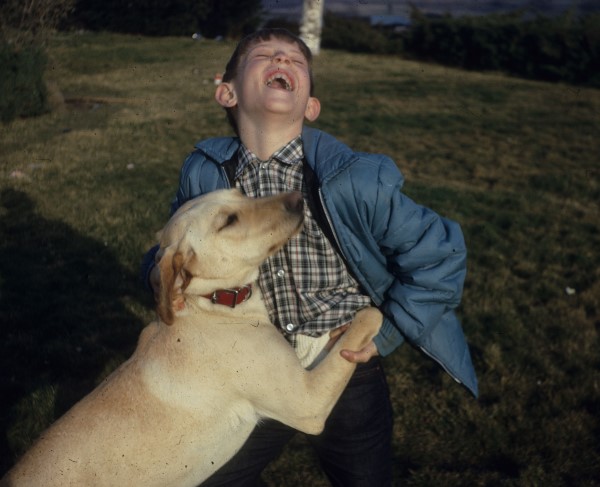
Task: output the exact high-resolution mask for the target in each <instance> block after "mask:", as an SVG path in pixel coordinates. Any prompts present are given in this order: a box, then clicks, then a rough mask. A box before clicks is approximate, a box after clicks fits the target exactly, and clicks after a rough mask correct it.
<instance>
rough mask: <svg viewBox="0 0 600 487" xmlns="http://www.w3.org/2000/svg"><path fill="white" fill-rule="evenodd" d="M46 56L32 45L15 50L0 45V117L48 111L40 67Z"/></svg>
mask: <svg viewBox="0 0 600 487" xmlns="http://www.w3.org/2000/svg"><path fill="white" fill-rule="evenodd" d="M45 68H46V55H45V53H44V51H43V50H42V49H41V48H39V47H35V46H30V47H26V48H23V49H20V50H19V49H15V48H14V46H12V45H10V44H8V43H3V44H2V45H0V120H2V122H3V123H7V122H10V121H11V120H13V119H14V118H16V117H30V116H35V115H40V114H42V113H45V112H47V111H48V106H47V96H46V85H45V84H44V79H43V76H44V70H45Z"/></svg>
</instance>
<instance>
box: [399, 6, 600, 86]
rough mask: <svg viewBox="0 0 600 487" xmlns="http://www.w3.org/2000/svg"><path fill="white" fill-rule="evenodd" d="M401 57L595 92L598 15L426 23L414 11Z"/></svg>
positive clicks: (599, 43)
mask: <svg viewBox="0 0 600 487" xmlns="http://www.w3.org/2000/svg"><path fill="white" fill-rule="evenodd" d="M412 21H413V25H412V27H411V29H410V31H409V32H408V34H407V35H406V37H405V44H404V45H405V49H406V53H407V54H409V55H411V56H413V57H416V58H418V59H421V60H430V61H435V62H439V63H442V64H446V65H449V66H457V67H461V68H465V69H476V70H498V71H504V72H507V73H509V74H513V75H517V76H523V77H526V78H533V79H541V80H546V81H565V82H569V83H578V84H587V85H591V86H600V76H599V75H598V71H597V66H598V64H599V62H600V35H599V34H598V32H599V29H600V15H590V16H587V17H581V18H577V17H575V16H574V15H572V14H571V13H569V12H567V13H565V14H563V15H561V16H557V17H552V18H551V17H544V16H537V17H535V18H526V17H525V16H524V12H520V11H517V12H514V13H511V14H501V15H488V16H481V17H459V18H453V17H450V16H446V17H440V18H428V17H426V16H424V15H423V14H422V13H420V12H419V11H418V10H416V9H414V10H413V15H412Z"/></svg>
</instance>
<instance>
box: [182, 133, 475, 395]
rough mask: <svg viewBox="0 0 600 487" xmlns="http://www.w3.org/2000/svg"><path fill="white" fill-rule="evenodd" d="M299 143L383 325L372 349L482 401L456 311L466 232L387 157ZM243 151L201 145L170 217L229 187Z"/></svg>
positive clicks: (340, 243)
mask: <svg viewBox="0 0 600 487" xmlns="http://www.w3.org/2000/svg"><path fill="white" fill-rule="evenodd" d="M302 137H303V145H304V154H305V158H306V161H307V163H308V164H309V166H310V168H312V173H313V174H314V177H315V179H316V182H317V186H318V196H317V198H316V199H317V200H318V203H319V204H320V205H321V206H322V209H323V211H322V213H323V214H324V216H325V218H324V221H325V222H328V224H329V227H330V228H329V229H325V230H326V233H327V232H329V233H330V234H333V236H334V239H335V243H336V244H337V247H338V249H339V250H340V251H341V253H342V255H343V257H344V259H345V261H346V263H347V265H348V268H349V269H350V271H351V272H352V274H353V275H354V276H355V277H356V278H357V279H358V281H359V282H360V284H361V285H362V287H363V288H364V289H365V291H366V292H367V293H368V294H369V296H370V297H371V299H372V300H373V302H374V303H375V305H376V306H377V307H379V309H380V310H381V311H382V313H383V314H384V316H385V319H384V322H383V326H382V328H381V330H380V332H379V334H378V335H377V336H376V337H375V339H374V341H375V344H376V345H377V350H378V351H379V353H380V354H381V355H383V356H385V355H388V354H389V353H391V352H392V351H393V350H394V349H396V348H397V347H398V346H399V345H400V344H402V343H403V342H404V341H405V340H408V342H409V343H411V344H412V345H413V346H415V347H417V348H418V349H420V350H422V351H423V352H424V353H425V354H427V355H428V356H430V357H431V358H433V359H434V360H435V361H437V362H438V363H439V364H440V365H441V366H442V367H443V368H444V369H445V370H446V372H448V373H449V374H450V375H451V376H452V377H453V378H454V379H455V380H457V381H458V382H460V383H462V384H464V385H465V386H466V387H467V388H468V389H469V390H470V391H471V392H472V393H473V394H474V395H477V379H476V376H475V371H474V369H473V365H472V363H471V356H470V353H469V348H468V345H467V343H466V340H465V337H464V334H463V331H462V328H461V325H460V323H459V321H458V319H457V317H456V315H455V314H454V311H453V309H454V308H455V307H456V306H458V304H459V302H460V298H461V295H462V287H463V282H464V278H465V274H466V265H465V262H466V248H465V244H464V240H463V236H462V232H461V230H460V227H459V225H458V224H457V223H455V222H452V221H449V220H446V219H444V218H441V217H440V216H438V215H437V214H436V213H434V212H433V211H431V210H429V209H427V208H424V207H422V206H419V205H417V204H415V203H414V202H413V201H412V200H410V199H409V198H408V197H406V196H405V195H403V194H402V193H401V191H400V189H401V187H402V185H403V182H404V179H403V177H402V174H401V173H400V171H399V170H398V168H397V167H396V165H395V163H394V162H393V161H392V160H391V159H389V158H388V157H386V156H382V155H375V154H366V153H358V152H354V151H352V150H351V149H350V148H349V147H347V146H346V145H344V144H342V143H341V142H339V141H338V140H336V139H335V138H333V137H332V136H330V135H328V134H326V133H324V132H321V131H318V130H315V129H311V128H305V129H304V130H303V134H302ZM239 144H240V141H239V139H237V138H231V137H222V138H214V139H209V140H205V141H202V142H200V143H198V144H197V145H196V150H195V151H194V152H192V153H191V154H190V155H189V157H188V158H187V160H186V161H185V163H184V165H183V168H182V170H181V177H180V184H179V190H178V192H177V196H176V198H175V200H174V202H173V206H172V212H174V211H175V210H176V209H177V208H178V207H179V206H181V205H182V204H183V203H185V202H186V201H187V200H189V199H191V198H194V197H196V196H199V195H201V194H204V193H208V192H210V191H214V190H216V189H223V188H229V187H230V178H229V177H228V175H227V171H226V164H225V163H226V162H227V161H229V160H232V159H233V158H234V157H235V155H236V153H237V150H238V147H239ZM321 223H323V222H321ZM326 224H327V223H326Z"/></svg>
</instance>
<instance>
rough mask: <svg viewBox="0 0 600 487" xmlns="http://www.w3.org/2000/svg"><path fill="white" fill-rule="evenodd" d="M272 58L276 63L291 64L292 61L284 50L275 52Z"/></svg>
mask: <svg viewBox="0 0 600 487" xmlns="http://www.w3.org/2000/svg"><path fill="white" fill-rule="evenodd" d="M272 59H273V62H274V63H285V64H289V62H290V58H289V56H288V55H287V54H286V53H284V52H278V53H275V55H274V56H273V58H272Z"/></svg>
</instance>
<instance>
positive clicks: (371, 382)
mask: <svg viewBox="0 0 600 487" xmlns="http://www.w3.org/2000/svg"><path fill="white" fill-rule="evenodd" d="M296 433H297V432H296V430H294V429H292V428H290V427H288V426H285V425H283V424H281V423H279V422H277V421H274V420H267V421H264V422H262V423H261V424H260V425H258V426H257V427H256V428H255V429H254V431H253V432H252V434H251V435H250V437H249V438H248V441H247V442H246V443H245V444H244V446H243V447H242V449H241V450H240V451H239V452H238V453H237V454H236V455H235V456H234V457H233V458H232V459H231V460H230V461H229V462H228V463H227V464H225V465H224V466H223V467H221V469H219V470H218V471H217V472H216V473H215V474H213V475H212V476H211V477H210V478H209V479H207V480H206V481H205V482H204V483H202V487H216V486H221V487H223V486H231V487H256V486H259V485H264V484H261V480H260V474H261V472H262V471H263V469H264V468H265V467H266V466H267V465H268V464H269V463H270V462H271V461H273V460H275V459H276V458H277V457H278V456H279V455H280V454H281V451H282V450H283V448H284V446H285V445H286V444H287V443H288V442H289V441H290V440H291V439H292V437H293V436H294V435H295V434H296ZM307 438H308V440H309V442H310V444H311V445H312V447H313V448H314V449H315V451H316V453H317V455H318V457H319V461H320V464H321V467H322V469H323V471H324V472H325V474H326V475H327V477H328V478H329V480H330V482H331V484H332V485H333V486H335V487H375V486H376V487H389V486H391V485H392V450H391V443H392V441H391V440H392V407H391V403H390V396H389V389H388V385H387V381H386V379H385V374H384V372H383V368H382V366H381V360H380V359H379V358H378V357H375V358H373V359H371V360H370V361H369V362H368V363H366V364H359V365H358V366H357V368H356V371H355V372H354V375H353V376H352V378H351V380H350V382H349V383H348V386H347V387H346V390H345V391H344V393H343V394H342V396H341V398H340V400H339V401H338V403H337V404H336V406H335V407H334V409H333V411H332V412H331V415H330V416H329V418H328V419H327V422H326V423H325V430H324V431H323V433H321V434H320V435H318V436H311V435H307ZM299 467H300V466H299Z"/></svg>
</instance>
